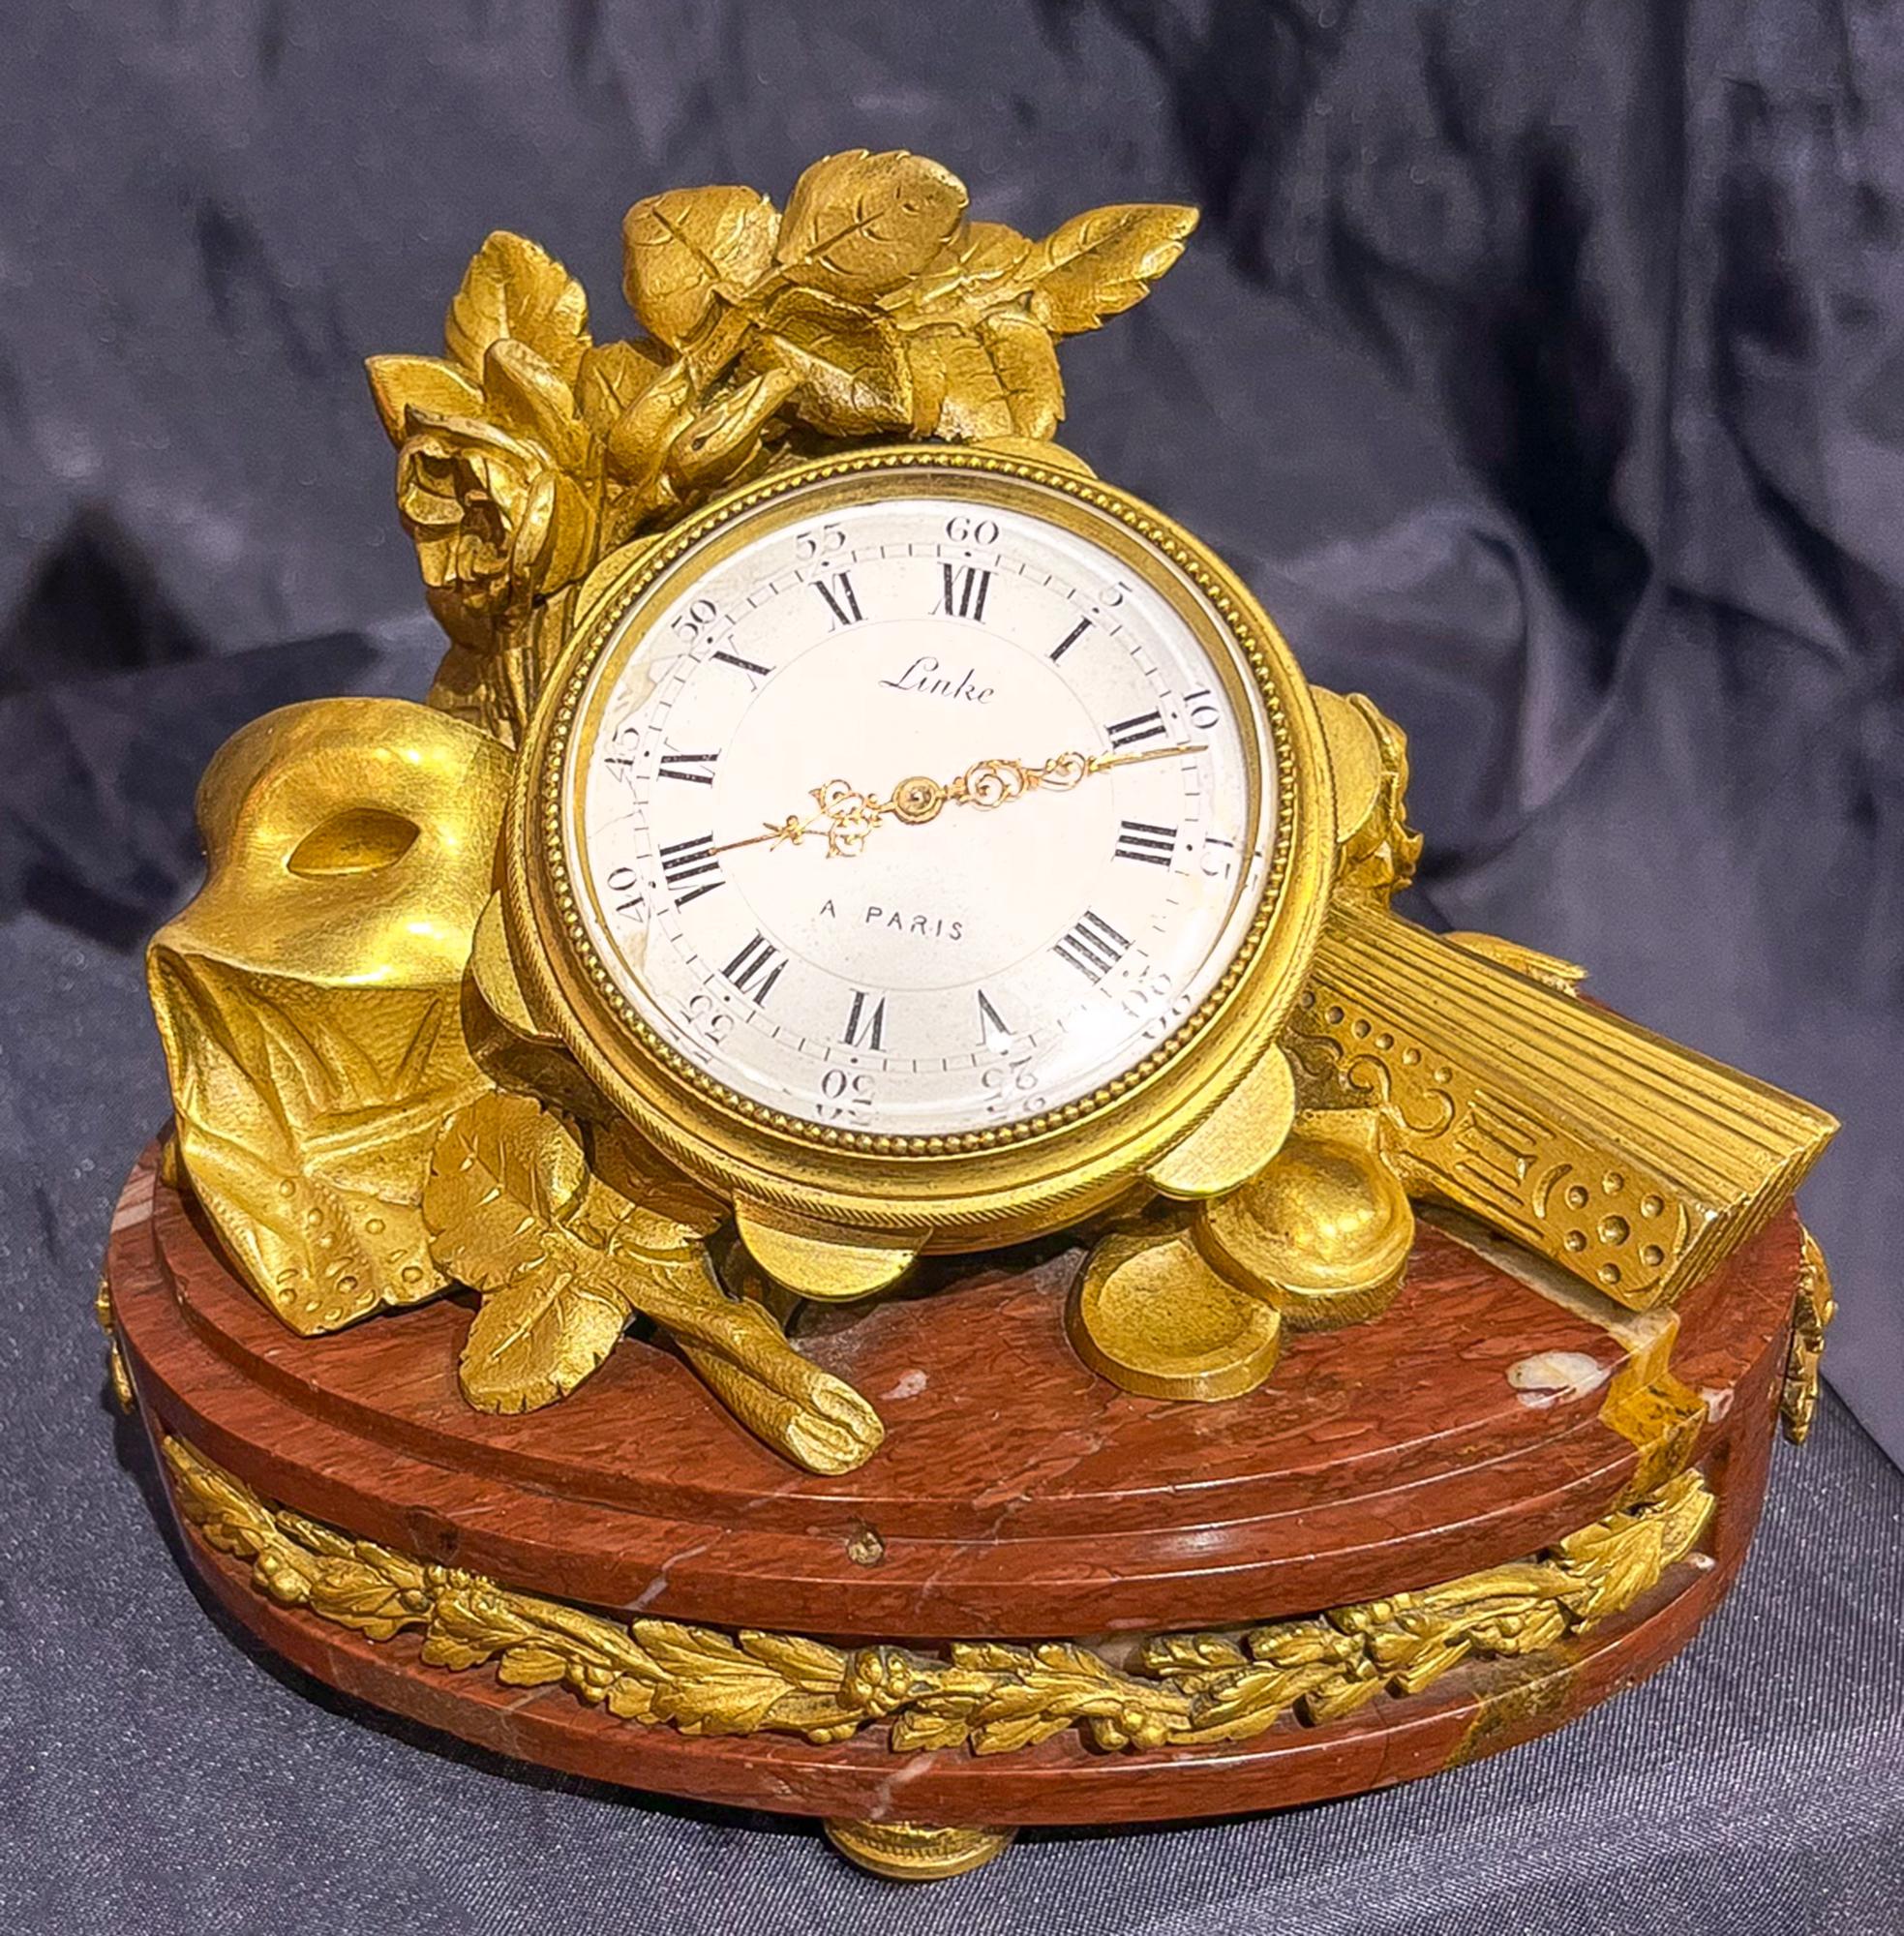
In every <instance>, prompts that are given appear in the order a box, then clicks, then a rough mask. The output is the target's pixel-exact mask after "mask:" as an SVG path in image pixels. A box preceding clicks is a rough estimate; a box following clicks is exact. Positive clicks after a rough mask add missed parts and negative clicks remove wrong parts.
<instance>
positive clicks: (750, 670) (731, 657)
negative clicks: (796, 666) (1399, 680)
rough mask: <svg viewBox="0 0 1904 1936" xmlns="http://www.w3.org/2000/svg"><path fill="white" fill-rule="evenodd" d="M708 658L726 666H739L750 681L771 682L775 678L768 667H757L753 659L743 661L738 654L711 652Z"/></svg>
mask: <svg viewBox="0 0 1904 1936" xmlns="http://www.w3.org/2000/svg"><path fill="white" fill-rule="evenodd" d="M708 656H709V657H710V658H713V659H719V660H721V661H722V662H723V663H724V664H726V665H731V666H739V667H740V670H741V671H742V672H743V673H745V674H746V675H747V677H748V679H750V680H770V679H771V678H772V677H773V675H772V673H771V672H770V671H769V670H768V668H767V667H766V666H763V665H755V663H754V662H753V660H752V659H743V658H742V657H740V654H739V653H738V652H710V653H709V654H708Z"/></svg>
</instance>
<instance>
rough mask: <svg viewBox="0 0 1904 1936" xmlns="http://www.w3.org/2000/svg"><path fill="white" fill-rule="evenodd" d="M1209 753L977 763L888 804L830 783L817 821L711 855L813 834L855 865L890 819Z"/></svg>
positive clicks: (907, 787)
mask: <svg viewBox="0 0 1904 1936" xmlns="http://www.w3.org/2000/svg"><path fill="white" fill-rule="evenodd" d="M1207 750H1208V748H1207V746H1205V745H1204V744H1201V743H1199V744H1197V745H1194V746H1153V747H1151V748H1150V749H1149V751H1147V752H1142V753H1093V754H1089V755H1086V754H1083V753H1054V754H1053V755H1052V756H1051V758H1050V759H1048V760H1046V761H1045V762H1044V763H1043V765H1042V766H1037V767H1028V766H1026V765H1025V764H1024V763H1023V761H1021V760H979V761H976V762H975V763H974V764H973V765H971V766H969V767H967V768H966V770H965V771H963V772H962V773H960V774H958V775H957V776H956V777H955V778H953V779H952V780H950V781H940V780H935V779H930V778H928V777H927V776H926V775H924V774H922V773H921V774H915V775H914V776H913V777H912V778H911V779H904V780H901V781H900V782H899V784H898V785H897V786H895V787H894V788H893V789H892V797H891V799H888V800H881V799H879V798H878V797H877V796H876V795H870V794H863V793H861V792H860V791H859V790H858V789H857V788H855V787H852V786H849V785H848V784H847V782H846V781H845V780H829V781H828V782H827V783H826V785H824V786H817V787H815V788H814V789H813V801H814V804H815V805H816V806H817V807H818V808H819V811H818V812H817V813H814V814H810V815H808V816H807V817H806V818H805V819H802V818H801V816H800V815H799V814H797V813H790V814H789V815H788V816H787V817H786V819H785V820H783V821H781V822H780V823H779V824H778V825H777V826H776V825H775V824H774V823H773V822H772V821H763V822H762V823H761V824H762V826H763V827H764V828H765V829H766V832H762V833H748V834H743V835H742V836H741V837H740V839H739V840H724V841H722V842H721V844H720V845H719V846H718V847H710V848H709V849H708V852H709V853H710V854H729V853H732V852H733V851H734V850H735V849H736V848H737V847H762V846H766V845H769V844H771V845H773V846H776V847H778V846H782V845H786V846H798V845H799V843H800V842H801V840H802V839H803V838H805V836H806V835H807V834H809V833H815V832H821V831H822V830H824V831H825V832H826V836H827V853H828V855H829V857H831V856H834V855H838V856H843V857H846V858H851V857H852V856H853V855H856V854H858V853H859V851H860V850H861V847H863V846H864V845H865V844H866V835H867V834H868V833H870V832H872V831H873V829H874V828H875V827H877V826H878V825H879V824H880V822H881V821H882V820H884V819H885V818H886V817H887V816H888V815H889V814H890V815H891V816H892V818H893V819H894V820H900V821H903V822H904V823H905V824H906V825H907V826H909V827H922V826H923V825H924V824H925V823H926V822H927V821H928V820H936V819H937V818H938V816H939V812H940V809H941V808H942V807H944V806H945V804H946V803H947V802H949V801H950V802H953V803H955V804H957V805H960V806H979V807H985V808H987V809H989V808H991V807H996V806H1003V805H1004V804H1005V802H1007V801H1009V800H1016V799H1017V798H1018V797H1019V796H1020V795H1021V794H1026V793H1034V792H1036V791H1037V790H1038V789H1039V788H1041V787H1045V788H1049V789H1050V790H1051V791H1053V792H1057V793H1068V792H1069V791H1070V790H1071V789H1072V788H1073V787H1074V786H1076V785H1077V783H1078V782H1079V781H1080V780H1083V779H1086V778H1088V777H1089V776H1090V775H1091V774H1092V773H1103V772H1108V771H1111V770H1112V769H1113V768H1115V767H1138V766H1142V765H1144V763H1145V762H1146V761H1150V760H1174V759H1181V758H1183V757H1185V756H1186V755H1188V754H1191V753H1201V752H1205V751H1207Z"/></svg>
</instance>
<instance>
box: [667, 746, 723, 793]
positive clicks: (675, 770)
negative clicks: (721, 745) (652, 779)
mask: <svg viewBox="0 0 1904 1936" xmlns="http://www.w3.org/2000/svg"><path fill="white" fill-rule="evenodd" d="M719 758H720V755H719V754H718V753H663V754H662V755H661V777H662V778H663V779H664V780H692V781H693V782H694V784H695V785H696V786H704V787H710V786H712V785H713V783H714V762H715V761H716V760H717V759H719Z"/></svg>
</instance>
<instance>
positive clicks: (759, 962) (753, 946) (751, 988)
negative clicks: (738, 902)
mask: <svg viewBox="0 0 1904 1936" xmlns="http://www.w3.org/2000/svg"><path fill="white" fill-rule="evenodd" d="M786 965H787V957H786V956H785V955H784V954H782V953H780V951H779V950H778V949H777V948H775V947H774V945H773V944H772V942H771V941H769V940H768V938H767V937H766V935H764V934H756V935H755V936H754V938H753V939H752V940H751V941H750V942H748V943H747V945H746V946H745V947H744V948H742V949H741V950H740V953H738V954H737V955H736V956H735V957H734V959H733V960H732V961H730V962H729V963H728V964H727V966H726V967H725V968H723V969H722V970H721V971H720V972H721V973H722V974H723V975H725V976H726V977H727V979H728V980H729V981H730V982H732V983H734V985H735V986H736V987H737V988H739V989H740V992H741V993H742V994H743V995H751V996H752V997H753V998H754V1000H755V1001H756V1002H764V1001H766V1000H767V998H768V996H769V995H770V994H771V992H772V990H773V984H774V983H775V982H777V981H778V980H779V979H780V970H781V969H782V968H784V967H785V966H786Z"/></svg>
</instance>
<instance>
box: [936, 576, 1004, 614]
mask: <svg viewBox="0 0 1904 1936" xmlns="http://www.w3.org/2000/svg"><path fill="white" fill-rule="evenodd" d="M942 569H943V570H944V572H945V574H946V595H945V599H944V602H943V603H942V604H941V605H940V606H939V611H940V612H944V613H945V614H946V615H947V616H948V617H950V618H953V619H970V620H972V622H973V623H974V624H975V625H982V624H983V623H984V622H985V593H986V592H987V591H989V590H991V573H990V572H988V571H982V570H981V569H980V568H979V567H978V566H977V565H976V564H967V565H951V564H948V565H945V566H943V567H942ZM936 616H937V614H936V613H935V614H934V617H936Z"/></svg>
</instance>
